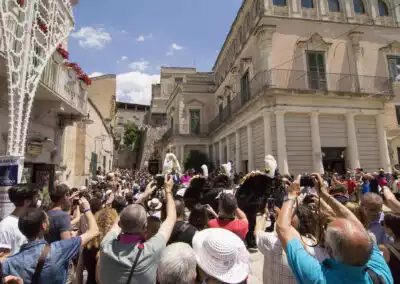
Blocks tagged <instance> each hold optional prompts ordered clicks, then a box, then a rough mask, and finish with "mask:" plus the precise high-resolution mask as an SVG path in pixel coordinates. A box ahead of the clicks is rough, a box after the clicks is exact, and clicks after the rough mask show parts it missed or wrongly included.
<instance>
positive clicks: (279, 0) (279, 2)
mask: <svg viewBox="0 0 400 284" xmlns="http://www.w3.org/2000/svg"><path fill="white" fill-rule="evenodd" d="M272 3H273V4H274V6H281V7H284V6H287V4H286V0H273V2H272Z"/></svg>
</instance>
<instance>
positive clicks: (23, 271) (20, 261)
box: [3, 237, 82, 284]
mask: <svg viewBox="0 0 400 284" xmlns="http://www.w3.org/2000/svg"><path fill="white" fill-rule="evenodd" d="M81 242H82V241H81V238H80V237H75V238H71V239H66V240H62V241H58V242H54V243H51V245H50V251H49V253H48V254H47V257H46V260H45V262H44V266H43V269H42V272H41V273H40V283H46V284H64V283H65V282H66V281H67V277H68V265H69V263H70V261H71V259H72V258H73V257H75V256H76V255H77V253H78V252H79V249H80V247H81ZM45 245H46V241H45V240H35V241H33V242H29V243H27V244H25V245H23V246H22V247H21V250H20V252H19V253H16V254H14V255H12V256H10V257H9V258H7V259H6V260H5V261H4V262H3V273H4V275H5V276H8V275H14V276H18V277H20V278H22V279H23V280H24V284H30V283H31V281H32V277H33V274H34V273H35V269H36V266H37V263H38V261H39V257H40V255H41V254H42V251H43V248H44V246H45Z"/></svg>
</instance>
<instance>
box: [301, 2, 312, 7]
mask: <svg viewBox="0 0 400 284" xmlns="http://www.w3.org/2000/svg"><path fill="white" fill-rule="evenodd" d="M301 7H303V8H314V0H301Z"/></svg>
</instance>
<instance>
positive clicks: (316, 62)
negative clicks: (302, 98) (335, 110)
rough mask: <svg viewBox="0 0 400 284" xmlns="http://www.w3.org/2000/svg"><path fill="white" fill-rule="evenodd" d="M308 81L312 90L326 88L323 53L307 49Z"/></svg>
mask: <svg viewBox="0 0 400 284" xmlns="http://www.w3.org/2000/svg"><path fill="white" fill-rule="evenodd" d="M306 54H307V65H308V66H307V67H308V83H309V87H310V88H311V89H314V90H320V89H326V87H327V85H326V72H325V54H324V52H318V51H316V52H315V51H307V53H306Z"/></svg>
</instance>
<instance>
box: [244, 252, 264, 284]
mask: <svg viewBox="0 0 400 284" xmlns="http://www.w3.org/2000/svg"><path fill="white" fill-rule="evenodd" d="M250 254H251V270H252V271H251V275H250V276H249V279H248V282H247V283H248V284H262V283H263V281H262V279H263V267H264V256H263V255H262V254H261V253H260V252H259V251H258V250H257V251H250Z"/></svg>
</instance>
